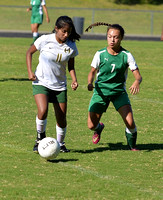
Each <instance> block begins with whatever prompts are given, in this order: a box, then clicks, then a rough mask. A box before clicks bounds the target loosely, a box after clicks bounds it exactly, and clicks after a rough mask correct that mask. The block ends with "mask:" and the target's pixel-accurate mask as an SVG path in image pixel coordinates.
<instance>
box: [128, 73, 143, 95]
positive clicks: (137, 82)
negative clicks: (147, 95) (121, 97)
mask: <svg viewBox="0 0 163 200" xmlns="http://www.w3.org/2000/svg"><path fill="white" fill-rule="evenodd" d="M133 75H134V77H135V81H134V83H133V84H132V85H131V87H130V88H129V89H130V93H131V94H137V93H139V91H140V83H141V82H142V76H141V75H140V72H139V69H136V70H134V71H133Z"/></svg>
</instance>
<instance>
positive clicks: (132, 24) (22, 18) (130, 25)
mask: <svg viewBox="0 0 163 200" xmlns="http://www.w3.org/2000/svg"><path fill="white" fill-rule="evenodd" d="M26 8H27V7H26V6H1V5H0V13H1V15H0V21H1V23H0V30H22V31H30V13H28V12H26ZM48 13H49V16H50V20H51V22H50V23H49V24H47V23H46V21H45V19H44V22H43V25H42V26H40V31H43V32H51V31H52V30H53V28H54V23H55V21H56V19H57V18H58V17H59V16H61V15H68V16H70V17H72V18H75V17H80V18H84V20H83V21H84V23H83V30H85V29H86V28H87V27H88V26H89V25H90V24H92V23H94V22H107V23H111V24H113V23H118V24H120V25H122V26H123V27H124V29H125V32H126V35H146V36H160V35H161V31H162V26H163V11H147V10H121V9H119V10H118V9H107V8H106V9H97V8H62V7H60V8H59V7H58V8H56V7H48ZM83 33H84V34H85V32H83ZM90 33H93V34H105V33H106V27H102V26H101V27H100V28H99V27H95V28H94V29H92V30H91V31H90Z"/></svg>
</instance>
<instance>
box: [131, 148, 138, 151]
mask: <svg viewBox="0 0 163 200" xmlns="http://www.w3.org/2000/svg"><path fill="white" fill-rule="evenodd" d="M130 150H131V151H140V150H139V149H136V148H132V149H130Z"/></svg>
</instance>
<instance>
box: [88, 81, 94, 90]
mask: <svg viewBox="0 0 163 200" xmlns="http://www.w3.org/2000/svg"><path fill="white" fill-rule="evenodd" d="M87 87H88V91H92V90H93V88H94V87H93V84H92V83H90V84H88V86H87Z"/></svg>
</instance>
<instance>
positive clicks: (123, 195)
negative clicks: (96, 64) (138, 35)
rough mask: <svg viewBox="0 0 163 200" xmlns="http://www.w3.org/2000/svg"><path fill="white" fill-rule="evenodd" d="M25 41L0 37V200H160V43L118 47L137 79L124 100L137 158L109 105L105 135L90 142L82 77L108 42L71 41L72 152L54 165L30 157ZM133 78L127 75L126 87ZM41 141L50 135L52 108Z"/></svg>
mask: <svg viewBox="0 0 163 200" xmlns="http://www.w3.org/2000/svg"><path fill="white" fill-rule="evenodd" d="M31 40H32V39H25V38H17V39H13V38H0V48H1V54H0V60H1V65H0V71H1V73H0V94H1V98H0V119H1V120H0V127H1V140H0V169H1V170H0V177H1V178H0V179H1V181H0V185H1V187H0V199H7V200H15V199H16V200H20V199H21V200H32V199H33V200H37V199H38V200H39V199H41V200H51V199H55V200H60V199H64V200H65V199H66V200H94V199H96V200H101V199H103V200H104V199H106V200H119V199H125V200H131V199H132V200H161V199H162V198H163V188H162V185H163V182H162V175H163V173H162V156H163V151H162V150H163V145H162V132H163V126H162V119H163V83H162V80H163V73H162V70H163V69H162V63H163V57H162V51H163V46H162V42H138V41H124V42H123V47H124V48H126V49H128V50H130V51H131V52H132V53H133V55H134V57H135V59H136V61H137V64H138V65H139V68H140V72H141V74H142V76H143V82H142V85H141V92H140V94H139V95H137V96H131V95H129V97H130V100H131V103H132V107H133V111H134V117H135V121H136V124H137V128H138V141H137V144H138V148H140V149H141V151H140V152H131V151H128V150H126V149H127V146H126V139H125V134H124V129H125V126H124V124H123V122H122V119H121V118H120V116H119V115H118V113H117V112H116V111H115V109H114V108H113V106H112V105H110V107H109V108H108V110H107V112H106V113H105V114H104V115H103V117H102V122H104V123H105V129H104V131H103V134H102V138H101V141H100V143H99V144H97V145H93V144H92V141H91V140H92V132H91V131H90V130H89V129H88V128H87V110H88V104H89V101H90V98H91V95H92V92H88V91H87V75H88V72H89V70H90V63H91V60H92V58H93V55H94V53H95V52H96V50H98V49H100V48H102V47H104V46H105V45H106V41H88V40H81V41H80V42H79V43H77V46H78V50H79V56H77V58H76V72H77V76H78V82H79V88H78V90H77V91H75V92H74V91H72V90H71V89H70V83H71V79H70V76H69V74H67V76H68V113H67V120H68V128H67V137H66V144H67V147H68V148H69V149H70V150H71V152H70V153H68V154H59V156H58V157H57V158H56V159H55V160H54V161H53V162H47V161H45V160H44V159H42V158H41V157H40V156H39V155H36V154H34V153H33V152H32V148H33V144H34V140H35V137H36V131H35V116H36V113H37V110H36V105H35V102H34V99H33V96H32V87H31V82H30V81H28V75H27V69H26V63H25V52H26V51H27V49H28V48H29V44H30V43H31ZM37 62H38V54H36V55H34V57H33V66H34V68H35V66H36V65H37ZM133 80H134V78H133V76H132V73H131V72H129V77H128V82H127V88H129V86H130V85H131V83H132V82H133ZM127 90H128V89H127ZM128 91H129V90H128ZM47 136H51V137H56V132H55V117H54V113H53V109H52V105H50V107H49V115H48V125H47Z"/></svg>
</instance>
